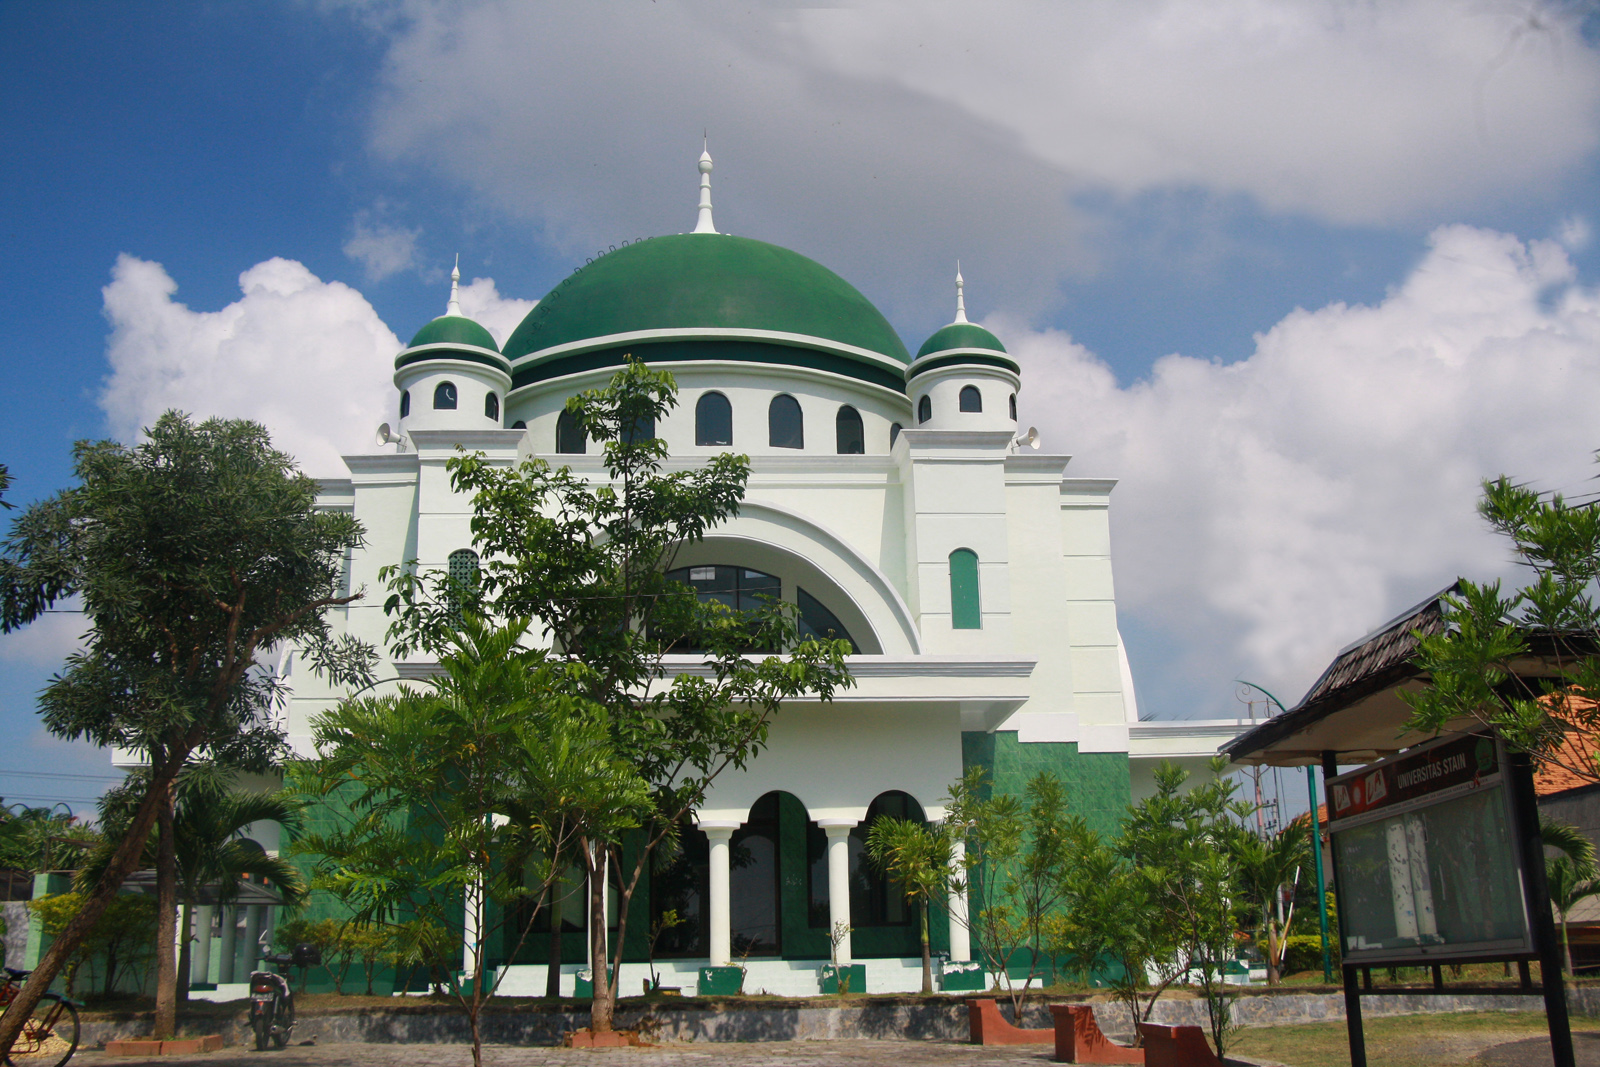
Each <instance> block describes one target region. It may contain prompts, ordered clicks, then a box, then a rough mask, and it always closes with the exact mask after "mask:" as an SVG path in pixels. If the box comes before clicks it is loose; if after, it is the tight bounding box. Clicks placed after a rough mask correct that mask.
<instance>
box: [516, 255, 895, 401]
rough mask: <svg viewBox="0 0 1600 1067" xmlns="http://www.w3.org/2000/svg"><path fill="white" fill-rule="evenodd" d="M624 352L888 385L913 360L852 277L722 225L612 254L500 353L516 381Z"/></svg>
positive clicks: (549, 302) (569, 285)
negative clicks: (779, 367) (783, 368)
mask: <svg viewBox="0 0 1600 1067" xmlns="http://www.w3.org/2000/svg"><path fill="white" fill-rule="evenodd" d="M621 350H625V351H631V352H633V353H634V354H635V355H638V356H640V357H641V358H644V359H664V360H686V359H696V358H699V359H736V360H746V361H752V362H765V363H787V364H791V365H800V366H811V367H817V368H820V369H827V370H834V371H840V372H842V373H848V374H853V375H855V376H859V377H864V378H867V379H868V380H880V379H881V380H882V381H883V383H884V384H888V385H890V387H895V386H894V385H893V381H894V379H895V378H897V377H900V378H902V381H903V377H902V376H903V369H904V367H905V365H906V364H907V363H908V362H910V355H909V353H907V351H906V347H905V345H904V344H903V343H901V341H900V338H899V336H898V335H897V334H896V333H895V332H894V328H893V327H892V326H890V325H889V322H888V320H887V319H885V318H884V317H883V315H882V314H881V313H880V312H879V311H878V309H877V308H875V307H873V306H872V304H871V302H869V301H868V300H867V298H866V297H864V296H862V295H861V294H860V293H859V292H857V291H856V289H855V287H854V286H852V285H851V284H850V283H849V282H847V281H845V280H844V279H843V278H841V277H839V276H838V275H837V274H835V273H833V272H832V271H831V270H828V269H827V268H826V267H824V266H822V265H821V264H819V263H816V262H813V261H812V260H809V259H807V258H806V257H805V256H802V255H800V254H799V253H798V252H791V251H789V250H788V249H786V248H779V247H778V246H777V245H771V244H767V243H766V242H765V241H754V240H751V239H749V238H747V237H734V236H731V235H729V234H719V233H686V234H677V235H675V236H670V237H653V238H650V239H648V240H644V241H638V242H636V243H634V244H631V245H624V246H623V247H621V248H619V249H617V250H616V251H614V252H608V253H607V254H606V255H603V256H601V257H600V258H599V259H596V260H595V261H594V262H592V263H590V264H588V265H587V266H585V267H582V268H580V269H579V270H577V271H575V272H573V273H572V274H571V275H570V276H568V277H567V279H566V280H565V281H563V282H562V283H561V284H560V285H558V286H556V287H555V288H554V289H553V290H551V291H550V293H549V294H548V295H547V296H545V298H544V299H543V300H541V301H539V304H538V306H537V307H535V308H534V309H533V310H532V311H530V312H529V313H528V316H527V318H525V319H523V320H522V324H521V325H520V326H518V327H517V329H516V332H514V333H513V334H512V335H511V337H510V338H509V339H508V340H507V341H506V345H505V348H504V349H503V350H502V351H503V352H504V354H505V356H506V358H507V359H509V360H511V362H512V365H513V367H514V368H515V371H514V376H515V378H516V381H517V384H519V385H521V384H525V383H527V382H530V381H537V380H540V379H544V378H549V377H554V376H556V375H558V374H563V373H570V372H573V371H576V370H582V369H587V368H588V367H590V366H603V365H608V364H610V363H613V362H618V361H620V358H621V354H622V351H621ZM585 354H588V358H584V355H585ZM899 388H903V384H902V385H901V386H899Z"/></svg>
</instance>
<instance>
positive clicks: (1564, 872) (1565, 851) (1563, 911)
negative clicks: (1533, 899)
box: [1539, 815, 1600, 974]
mask: <svg viewBox="0 0 1600 1067" xmlns="http://www.w3.org/2000/svg"><path fill="white" fill-rule="evenodd" d="M1539 836H1540V837H1541V838H1542V839H1543V841H1544V844H1545V847H1546V848H1553V849H1555V850H1557V851H1558V852H1561V853H1562V855H1560V856H1556V857H1555V858H1550V857H1546V858H1545V861H1544V878H1545V882H1546V884H1547V885H1548V886H1549V888H1550V903H1551V904H1553V905H1555V909H1556V914H1557V915H1559V916H1560V917H1561V949H1562V952H1563V954H1564V955H1565V956H1566V964H1567V973H1568V974H1571V973H1572V940H1571V938H1570V936H1569V935H1568V933H1567V915H1568V914H1569V913H1570V912H1571V911H1572V909H1573V908H1575V907H1577V905H1578V904H1579V902H1581V901H1583V900H1587V899H1588V898H1589V897H1592V896H1597V895H1600V878H1597V876H1600V865H1597V863H1596V859H1595V849H1594V843H1593V842H1591V841H1590V840H1589V839H1588V838H1586V837H1584V836H1583V834H1582V832H1581V831H1579V829H1578V828H1577V827H1576V826H1573V825H1571V824H1569V823H1564V822H1558V821H1557V820H1555V819H1552V818H1550V817H1549V816H1547V815H1541V816H1540V817H1539Z"/></svg>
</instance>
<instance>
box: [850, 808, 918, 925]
mask: <svg viewBox="0 0 1600 1067" xmlns="http://www.w3.org/2000/svg"><path fill="white" fill-rule="evenodd" d="M886 817H887V818H892V819H901V820H903V821H905V822H916V823H920V822H925V821H926V819H925V818H924V816H923V813H922V805H920V804H918V803H917V802H916V800H915V799H914V798H913V797H911V796H910V795H909V794H906V793H902V792H900V791H899V790H892V791H890V792H887V793H879V794H878V796H877V798H876V799H874V800H873V802H872V804H871V806H869V807H868V808H867V817H866V818H865V819H862V820H861V822H859V823H857V824H856V825H855V826H854V827H852V828H851V830H850V921H851V922H852V923H853V924H855V925H856V926H858V927H863V926H904V927H907V928H908V929H907V931H906V932H907V933H908V934H910V933H911V930H910V929H909V928H910V927H912V926H913V924H914V923H915V922H916V920H917V918H918V916H917V911H916V907H915V906H914V905H912V904H909V903H907V901H906V894H905V889H904V888H903V887H902V886H901V885H900V883H899V882H898V881H897V880H896V881H891V880H890V879H889V877H888V876H887V875H885V874H884V873H883V872H882V871H880V870H879V869H878V868H877V866H876V865H875V864H874V863H873V862H872V860H871V858H870V857H869V856H868V855H867V848H866V846H867V835H868V834H870V833H871V832H872V824H873V823H875V822H877V821H878V820H879V819H882V818H886ZM908 940H909V939H908Z"/></svg>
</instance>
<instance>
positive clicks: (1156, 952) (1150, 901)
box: [1048, 833, 1184, 1046]
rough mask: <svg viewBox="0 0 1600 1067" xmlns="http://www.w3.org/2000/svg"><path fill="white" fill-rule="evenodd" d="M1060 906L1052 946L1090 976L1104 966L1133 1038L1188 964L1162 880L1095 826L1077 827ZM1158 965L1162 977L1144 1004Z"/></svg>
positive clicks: (1053, 921)
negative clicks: (1166, 907) (1082, 830)
mask: <svg viewBox="0 0 1600 1067" xmlns="http://www.w3.org/2000/svg"><path fill="white" fill-rule="evenodd" d="M1063 888H1064V900H1063V907H1062V909H1061V910H1060V911H1059V912H1058V913H1057V914H1056V915H1055V916H1054V917H1052V919H1051V921H1050V923H1049V941H1048V944H1049V945H1050V947H1051V951H1052V952H1056V953H1059V954H1061V955H1063V956H1065V957H1066V958H1067V959H1069V960H1071V961H1073V962H1075V963H1076V964H1077V965H1078V966H1079V967H1080V968H1081V969H1082V971H1083V975H1084V979H1085V980H1086V981H1088V980H1092V979H1093V978H1094V977H1095V975H1096V974H1099V975H1100V976H1101V977H1102V978H1103V980H1104V981H1105V983H1106V985H1107V986H1108V987H1109V988H1110V989H1111V995H1112V997H1113V998H1114V999H1115V1000H1116V1002H1117V1003H1119V1004H1121V1005H1122V1006H1123V1008H1124V1009H1125V1010H1126V1011H1127V1012H1128V1021H1129V1024H1130V1026H1131V1028H1132V1030H1133V1035H1134V1045H1135V1046H1137V1045H1139V1044H1140V1043H1141V1041H1140V1034H1139V1023H1141V1022H1147V1021H1149V1018H1150V1013H1151V1011H1152V1010H1154V1008H1155V1003H1156V1000H1157V998H1159V997H1160V995H1161V993H1162V992H1163V991H1164V990H1165V989H1166V987H1167V986H1168V985H1169V984H1170V983H1171V982H1172V981H1173V980H1174V979H1176V978H1177V977H1178V976H1179V974H1181V973H1182V972H1183V970H1184V968H1183V967H1182V966H1179V965H1178V959H1179V955H1178V946H1177V941H1176V938H1175V937H1174V936H1173V932H1172V930H1171V929H1170V928H1169V927H1168V926H1167V925H1166V916H1165V915H1164V914H1163V912H1162V908H1161V906H1160V903H1159V889H1160V886H1159V884H1158V883H1156V882H1154V881H1152V879H1151V878H1149V877H1148V876H1147V873H1146V872H1145V871H1143V870H1141V869H1139V868H1137V867H1135V866H1134V865H1133V863H1132V862H1131V861H1130V860H1129V859H1128V858H1127V857H1125V856H1122V855H1120V854H1118V852H1117V851H1116V850H1115V849H1114V848H1113V847H1112V846H1111V845H1110V844H1109V843H1107V842H1105V841H1103V840H1101V838H1100V837H1099V835H1097V834H1092V833H1091V834H1083V835H1079V836H1078V837H1077V838H1076V840H1075V841H1074V843H1073V849H1072V855H1071V858H1070V860H1069V862H1068V865H1067V876H1066V879H1065V884H1064V887H1063ZM1152 969H1154V970H1156V971H1157V972H1158V974H1159V977H1160V981H1159V983H1158V985H1157V988H1156V989H1155V992H1154V993H1153V995H1151V996H1150V997H1149V998H1148V1000H1147V1001H1146V1002H1145V1004H1144V1010H1143V1012H1142V1013H1141V1011H1140V996H1141V990H1143V989H1144V988H1145V987H1146V986H1147V985H1148V984H1149V983H1148V975H1149V973H1150V971H1151V970H1152Z"/></svg>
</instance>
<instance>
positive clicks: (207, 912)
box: [189, 904, 217, 984]
mask: <svg viewBox="0 0 1600 1067" xmlns="http://www.w3.org/2000/svg"><path fill="white" fill-rule="evenodd" d="M216 910H217V909H216V908H214V907H212V906H211V905H209V904H202V905H200V906H199V907H197V908H195V909H194V948H193V949H191V950H190V955H189V981H191V982H194V983H197V984H210V982H211V919H212V916H213V915H214V914H216Z"/></svg>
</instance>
